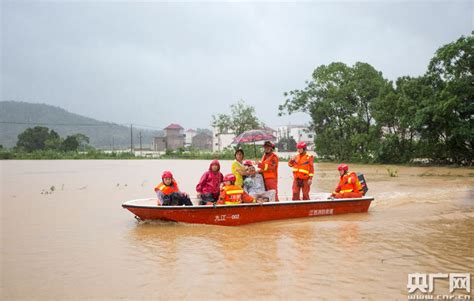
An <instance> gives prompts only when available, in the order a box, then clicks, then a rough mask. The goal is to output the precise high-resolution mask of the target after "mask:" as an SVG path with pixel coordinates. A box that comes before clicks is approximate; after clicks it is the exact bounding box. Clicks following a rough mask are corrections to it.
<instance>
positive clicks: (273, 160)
mask: <svg viewBox="0 0 474 301" xmlns="http://www.w3.org/2000/svg"><path fill="white" fill-rule="evenodd" d="M263 148H264V151H265V153H264V154H263V157H262V161H260V162H259V163H258V168H259V170H258V172H259V173H261V174H262V176H263V180H264V182H265V188H266V190H271V189H274V190H275V201H276V202H278V156H277V155H275V153H274V152H273V151H274V150H275V144H273V143H272V142H271V141H265V143H264V144H263Z"/></svg>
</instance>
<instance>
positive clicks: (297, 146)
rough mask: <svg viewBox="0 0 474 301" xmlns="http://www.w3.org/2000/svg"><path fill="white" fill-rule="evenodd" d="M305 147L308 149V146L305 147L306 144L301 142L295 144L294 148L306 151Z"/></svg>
mask: <svg viewBox="0 0 474 301" xmlns="http://www.w3.org/2000/svg"><path fill="white" fill-rule="evenodd" d="M307 147H308V145H306V143H305V142H303V141H301V142H298V143H297V144H296V148H304V149H306V148H307Z"/></svg>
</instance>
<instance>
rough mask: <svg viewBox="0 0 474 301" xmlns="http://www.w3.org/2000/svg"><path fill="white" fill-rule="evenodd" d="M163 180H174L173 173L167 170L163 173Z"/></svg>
mask: <svg viewBox="0 0 474 301" xmlns="http://www.w3.org/2000/svg"><path fill="white" fill-rule="evenodd" d="M161 178H162V179H164V178H171V179H172V178H173V174H172V173H171V171H169V170H165V171H164V172H163V174H162V175H161Z"/></svg>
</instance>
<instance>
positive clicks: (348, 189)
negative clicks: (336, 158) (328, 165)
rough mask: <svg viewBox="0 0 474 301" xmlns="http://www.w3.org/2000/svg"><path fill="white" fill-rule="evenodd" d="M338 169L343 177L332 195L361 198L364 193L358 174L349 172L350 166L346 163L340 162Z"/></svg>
mask: <svg viewBox="0 0 474 301" xmlns="http://www.w3.org/2000/svg"><path fill="white" fill-rule="evenodd" d="M337 170H338V171H339V175H340V176H341V177H340V179H339V184H338V185H337V187H336V190H335V191H334V192H333V193H332V195H331V196H332V197H334V198H336V199H344V198H361V197H362V196H363V195H364V194H363V190H362V186H361V184H360V182H359V178H358V177H357V174H356V173H355V172H349V166H347V164H344V163H342V164H340V165H339V166H338V167H337Z"/></svg>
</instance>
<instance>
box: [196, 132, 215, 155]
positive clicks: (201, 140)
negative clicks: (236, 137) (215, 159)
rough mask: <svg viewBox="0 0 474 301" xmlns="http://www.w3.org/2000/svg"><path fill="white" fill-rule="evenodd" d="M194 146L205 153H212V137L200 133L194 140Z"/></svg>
mask: <svg viewBox="0 0 474 301" xmlns="http://www.w3.org/2000/svg"><path fill="white" fill-rule="evenodd" d="M192 146H193V147H194V148H197V149H199V150H203V151H212V136H210V135H208V134H205V133H199V134H197V135H195V136H194V137H193V138H192Z"/></svg>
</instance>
